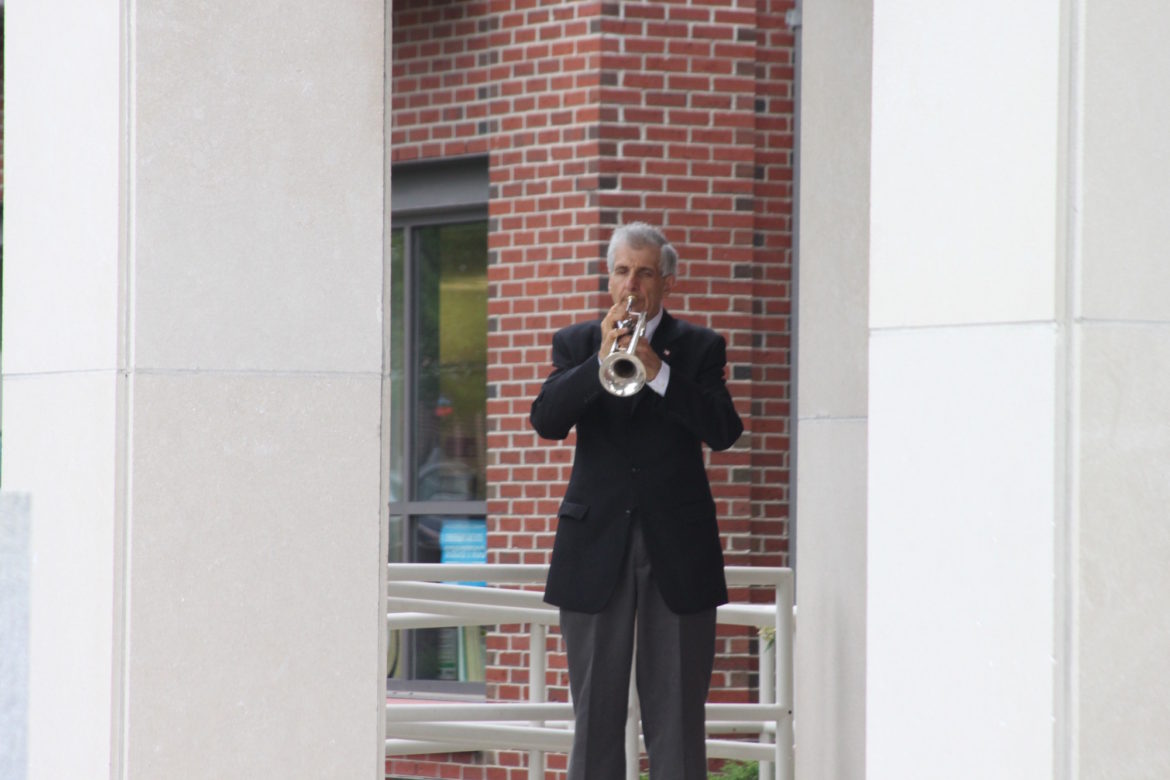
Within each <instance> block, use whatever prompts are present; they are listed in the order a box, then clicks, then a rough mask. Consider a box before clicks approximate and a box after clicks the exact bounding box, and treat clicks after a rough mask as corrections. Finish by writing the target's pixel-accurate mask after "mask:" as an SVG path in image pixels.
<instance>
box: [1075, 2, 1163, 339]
mask: <svg viewBox="0 0 1170 780" xmlns="http://www.w3.org/2000/svg"><path fill="white" fill-rule="evenodd" d="M1085 6H1086V11H1085V30H1084V48H1085V52H1084V105H1083V111H1082V114H1083V123H1084V148H1083V151H1082V158H1083V161H1082V167H1083V173H1082V175H1083V179H1084V181H1083V190H1084V194H1083V207H1082V230H1083V264H1084V272H1083V284H1082V289H1081V295H1082V298H1083V313H1084V316H1085V317H1088V318H1091V319H1134V320H1154V321H1159V322H1165V321H1167V320H1170V262H1167V247H1170V144H1168V143H1167V141H1166V138H1167V128H1168V127H1170V89H1167V74H1168V73H1170V47H1167V46H1166V37H1165V35H1164V33H1165V30H1166V29H1167V28H1168V27H1170V4H1167V3H1165V2H1163V1H1162V0H1117V1H1116V2H1115V1H1114V0H1109V2H1103V0H1089V1H1088V2H1086V3H1085Z"/></svg>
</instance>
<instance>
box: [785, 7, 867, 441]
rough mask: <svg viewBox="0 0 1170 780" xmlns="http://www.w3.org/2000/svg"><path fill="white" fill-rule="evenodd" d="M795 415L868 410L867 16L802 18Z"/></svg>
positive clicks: (833, 11)
mask: <svg viewBox="0 0 1170 780" xmlns="http://www.w3.org/2000/svg"><path fill="white" fill-rule="evenodd" d="M803 19H804V27H803V30H804V32H803V35H804V44H803V48H802V52H803V59H802V62H801V136H800V144H801V157H800V165H801V175H800V269H799V298H800V301H799V327H798V329H797V338H798V346H797V355H798V361H799V371H798V374H797V381H798V383H799V388H798V392H797V410H798V414H799V415H800V417H802V418H805V417H826V416H832V417H841V416H845V417H860V416H864V415H865V408H866V393H865V386H866V367H867V357H866V356H867V343H868V341H867V339H868V333H869V331H868V299H869V148H870V143H869V133H870V126H869V115H870V88H869V85H870V75H869V74H870V37H871V35H872V30H871V28H870V19H869V14H867V13H858V12H857V8H856V4H855V3H850V2H840V0H831V1H830V2H817V3H808V4H806V6H805V8H804V10H803Z"/></svg>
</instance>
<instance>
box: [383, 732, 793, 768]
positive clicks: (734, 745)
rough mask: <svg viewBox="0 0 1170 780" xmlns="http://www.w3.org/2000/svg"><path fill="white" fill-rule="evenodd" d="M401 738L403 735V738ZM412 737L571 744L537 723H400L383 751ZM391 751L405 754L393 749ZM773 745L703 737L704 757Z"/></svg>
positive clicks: (430, 745) (486, 745) (765, 753)
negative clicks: (532, 724) (525, 724)
mask: <svg viewBox="0 0 1170 780" xmlns="http://www.w3.org/2000/svg"><path fill="white" fill-rule="evenodd" d="M404 738H405V739H404ZM407 740H413V741H415V742H416V743H417V744H420V745H422V746H423V747H422V749H423V750H426V751H427V752H435V753H438V752H465V751H468V750H500V749H512V750H542V751H545V752H550V753H567V752H569V749H570V748H571V747H572V745H573V734H572V732H570V731H565V730H562V729H550V728H541V727H539V726H501V725H496V724H492V725H486V724H474V725H472V724H462V725H452V724H435V723H418V724H410V723H401V724H397V726H396V728H395V735H394V736H393V737H389V738H387V739H386V751H387V753H390V751H391V750H393V749H394V746H395V745H399V750H401V749H402V748H401V745H402V743H404V742H406V741H407ZM638 743H639V745H638V746H639V750H640V751H641V752H645V749H646V748H645V742H644V740H642V739H641V738H639V740H638ZM394 755H406V753H405V752H397V753H394ZM775 755H776V748H775V746H774V745H769V744H767V743H759V742H740V741H737V740H731V739H709V740H707V756H708V758H731V759H738V760H742V761H770V760H772V759H774V758H775Z"/></svg>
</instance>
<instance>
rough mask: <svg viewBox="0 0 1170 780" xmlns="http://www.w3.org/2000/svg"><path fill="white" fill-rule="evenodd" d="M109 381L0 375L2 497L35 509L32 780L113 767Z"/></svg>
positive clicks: (108, 376)
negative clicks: (0, 399) (0, 395)
mask: <svg viewBox="0 0 1170 780" xmlns="http://www.w3.org/2000/svg"><path fill="white" fill-rule="evenodd" d="M116 382H117V380H116V377H115V374H114V372H112V371H105V372H97V371H95V372H86V373H81V372H78V373H63V374H46V375H35V376H19V377H8V376H6V377H5V379H4V387H3V391H4V405H3V408H4V418H3V431H4V449H3V470H4V472H3V484H4V490H5V491H6V492H7V491H13V492H18V493H25V494H27V495H28V496H29V502H30V508H31V515H30V517H31V533H30V554H31V556H32V559H31V566H30V572H29V598H30V604H29V606H30V613H31V615H30V622H29V648H28V649H29V712H28V761H29V767H28V769H29V774H28V776H29V777H30V778H57V777H62V778H66V777H87V778H100V777H105V776H107V773H108V771H109V765H110V735H111V728H112V717H113V716H112V713H113V702H112V699H111V697H112V695H113V692H112V689H111V685H110V675H111V672H112V669H113V668H114V663H115V661H114V659H115V657H116V650H114V649H113V648H115V647H116V645H117V643H118V641H119V639H118V636H119V631H118V629H117V627H116V625H115V622H116V621H115V610H116V607H117V604H116V592H117V591H116V585H115V578H116V560H117V556H116V550H117V545H118V544H119V543H120V534H119V531H118V528H119V525H118V523H117V520H116V517H115V513H116V508H115V472H116V468H115V458H116V446H115V433H114V432H115V417H116V408H117V404H116V401H115V395H116V393H115V387H116Z"/></svg>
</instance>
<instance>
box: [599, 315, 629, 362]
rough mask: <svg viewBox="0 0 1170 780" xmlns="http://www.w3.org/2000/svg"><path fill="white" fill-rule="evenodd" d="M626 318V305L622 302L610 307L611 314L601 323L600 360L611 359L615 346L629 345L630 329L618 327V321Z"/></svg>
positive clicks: (623, 346)
mask: <svg viewBox="0 0 1170 780" xmlns="http://www.w3.org/2000/svg"><path fill="white" fill-rule="evenodd" d="M625 316H626V303H625V301H622V302H621V303H615V304H614V305H613V306H612V307H610V310H609V313H608V314H606V315H605V319H603V320H602V321H601V351H600V352H599V353H598V359H599V360H605V359H606V358H607V357H609V353H610V352H612V351H613V345H614V344H615V343H616V344H617V345H618V346H619V347H621V348H625V347H626V346H627V345H629V343H630V340H629V335H630V329H629V328H618V327H616V325H617V322H618V320H621V319H624V318H625Z"/></svg>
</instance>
